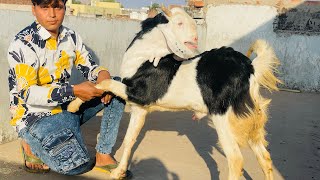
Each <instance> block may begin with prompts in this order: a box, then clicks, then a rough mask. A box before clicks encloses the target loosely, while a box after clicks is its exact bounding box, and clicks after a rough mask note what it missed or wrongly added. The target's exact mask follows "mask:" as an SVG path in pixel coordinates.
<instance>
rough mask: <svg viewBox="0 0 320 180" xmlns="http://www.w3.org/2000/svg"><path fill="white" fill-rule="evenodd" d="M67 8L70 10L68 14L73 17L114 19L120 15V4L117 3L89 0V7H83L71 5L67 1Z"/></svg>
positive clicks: (81, 5) (70, 2)
mask: <svg viewBox="0 0 320 180" xmlns="http://www.w3.org/2000/svg"><path fill="white" fill-rule="evenodd" d="M67 6H68V7H69V8H70V13H71V14H72V15H75V16H105V17H116V16H119V15H121V4H120V3H118V2H101V1H100V0H91V5H85V4H73V3H72V1H71V0H68V2H67Z"/></svg>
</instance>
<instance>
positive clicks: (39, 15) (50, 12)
mask: <svg viewBox="0 0 320 180" xmlns="http://www.w3.org/2000/svg"><path fill="white" fill-rule="evenodd" d="M65 11H66V10H65V5H64V3H63V2H62V1H61V0H59V1H58V3H54V1H52V3H51V4H49V5H42V4H40V5H35V6H32V13H33V15H34V16H35V17H36V19H37V21H38V22H39V23H40V24H41V25H42V26H43V27H44V28H45V29H47V30H48V31H49V32H50V33H51V34H52V35H53V36H56V35H57V34H58V32H59V28H60V26H61V24H62V22H63V18H64V15H65Z"/></svg>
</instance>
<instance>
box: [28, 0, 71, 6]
mask: <svg viewBox="0 0 320 180" xmlns="http://www.w3.org/2000/svg"><path fill="white" fill-rule="evenodd" d="M59 1H62V2H63V3H64V4H66V2H67V0H31V2H32V4H33V5H34V6H36V5H50V4H52V5H57V4H58V3H59Z"/></svg>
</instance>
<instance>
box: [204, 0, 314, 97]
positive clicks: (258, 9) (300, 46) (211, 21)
mask: <svg viewBox="0 0 320 180" xmlns="http://www.w3.org/2000/svg"><path fill="white" fill-rule="evenodd" d="M277 15H278V12H277V10H276V8H274V7H270V6H252V5H221V6H209V7H208V11H207V15H206V23H207V36H206V47H205V49H207V50H208V49H212V48H218V47H221V46H232V47H233V48H234V49H236V50H239V51H240V52H242V53H246V51H247V50H248V48H249V46H250V43H251V42H253V41H254V40H255V39H258V38H262V39H266V40H267V41H268V42H269V43H270V44H271V45H272V46H273V48H274V49H275V51H276V54H277V56H278V58H279V59H280V61H281V63H282V65H281V67H280V74H279V77H280V78H281V79H282V80H283V81H284V83H285V86H286V87H289V88H294V89H300V90H303V91H318V92H319V91H320V48H319V47H320V36H304V35H291V34H282V35H279V34H276V33H274V32H273V22H274V18H275V17H276V16H277Z"/></svg>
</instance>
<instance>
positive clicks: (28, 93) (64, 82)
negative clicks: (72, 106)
mask: <svg viewBox="0 0 320 180" xmlns="http://www.w3.org/2000/svg"><path fill="white" fill-rule="evenodd" d="M8 62H9V77H8V79H9V90H10V112H11V114H12V117H11V121H10V124H11V125H12V126H14V128H16V130H17V131H18V132H19V131H20V130H21V129H22V128H24V127H26V126H28V124H30V123H32V122H34V120H36V119H38V118H41V117H46V116H50V115H53V114H57V113H60V112H62V108H61V105H62V104H64V103H66V102H68V101H71V100H73V99H74V98H75V96H74V94H73V89H72V86H71V85H70V83H69V78H70V76H71V69H72V67H73V66H75V67H76V68H77V69H78V70H80V71H81V73H82V75H83V76H84V77H85V78H86V79H88V80H89V81H92V82H95V81H96V79H97V76H98V73H99V72H100V71H101V70H106V69H105V68H102V67H100V66H98V65H97V64H96V63H95V62H94V61H93V60H92V56H91V54H90V53H89V52H88V51H87V49H86V47H85V46H84V44H83V42H82V39H81V38H80V36H79V35H78V34H77V33H76V32H74V31H73V30H70V29H68V28H66V27H64V26H61V27H60V29H59V35H58V37H57V39H54V38H52V37H51V34H50V33H49V32H48V31H47V30H46V29H45V28H44V27H42V26H41V25H40V24H39V23H38V22H37V21H36V22H34V23H32V24H31V25H30V26H28V27H26V28H25V29H23V30H22V31H21V32H19V33H18V34H17V35H16V36H15V38H14V40H13V41H12V42H11V44H10V46H9V49H8Z"/></svg>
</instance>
